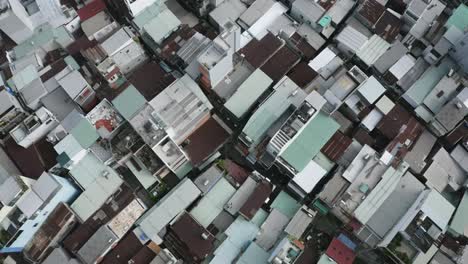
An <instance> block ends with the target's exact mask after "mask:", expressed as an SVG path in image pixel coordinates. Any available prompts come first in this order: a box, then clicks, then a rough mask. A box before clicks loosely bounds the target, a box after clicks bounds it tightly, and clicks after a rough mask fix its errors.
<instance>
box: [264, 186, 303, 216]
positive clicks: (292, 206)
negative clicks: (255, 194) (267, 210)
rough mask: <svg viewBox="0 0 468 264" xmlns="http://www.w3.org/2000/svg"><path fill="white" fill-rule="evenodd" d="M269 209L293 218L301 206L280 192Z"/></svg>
mask: <svg viewBox="0 0 468 264" xmlns="http://www.w3.org/2000/svg"><path fill="white" fill-rule="evenodd" d="M270 207H271V208H274V209H277V210H278V211H280V212H281V213H282V214H284V215H285V216H287V217H289V218H293V217H294V215H295V214H296V213H297V210H299V208H300V207H301V204H300V203H298V202H297V201H296V199H294V198H292V197H291V196H290V195H289V194H287V193H285V192H284V191H281V192H280V193H279V194H278V196H276V198H275V200H274V201H273V203H272V204H271V206H270Z"/></svg>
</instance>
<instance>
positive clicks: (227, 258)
mask: <svg viewBox="0 0 468 264" xmlns="http://www.w3.org/2000/svg"><path fill="white" fill-rule="evenodd" d="M258 230H259V228H258V227H257V226H256V225H255V224H253V223H252V222H249V221H247V220H245V219H244V218H243V217H242V216H239V217H237V218H236V220H235V221H234V223H232V224H231V225H230V226H229V228H228V229H227V230H226V231H225V232H224V233H225V234H226V235H227V238H226V239H225V240H224V241H223V243H222V244H221V245H220V246H219V247H218V248H217V249H216V250H215V252H214V258H213V259H212V260H211V262H210V264H225V263H232V262H233V261H234V259H235V258H236V257H237V256H238V255H239V253H241V250H242V249H244V248H245V245H247V244H249V243H250V242H252V241H253V240H254V238H255V236H256V235H257V233H258Z"/></svg>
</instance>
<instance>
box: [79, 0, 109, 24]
mask: <svg viewBox="0 0 468 264" xmlns="http://www.w3.org/2000/svg"><path fill="white" fill-rule="evenodd" d="M103 10H106V4H105V3H104V1H102V0H94V1H91V2H90V3H88V4H87V5H85V6H84V7H82V8H80V9H78V16H79V17H80V20H81V21H86V20H88V19H89V18H91V17H93V16H95V15H96V14H98V13H99V12H101V11H103Z"/></svg>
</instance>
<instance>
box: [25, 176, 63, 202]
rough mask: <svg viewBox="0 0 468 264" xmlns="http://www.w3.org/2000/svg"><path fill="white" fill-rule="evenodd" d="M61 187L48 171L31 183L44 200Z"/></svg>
mask: <svg viewBox="0 0 468 264" xmlns="http://www.w3.org/2000/svg"><path fill="white" fill-rule="evenodd" d="M59 187H60V184H59V183H58V182H57V181H56V180H55V179H54V178H53V177H52V176H51V175H50V174H49V173H47V172H43V173H42V175H41V177H39V179H37V181H36V182H35V183H34V184H33V185H31V189H32V190H33V191H34V192H35V193H36V194H37V195H38V196H39V197H40V198H41V199H42V200H43V201H46V200H47V199H49V197H50V196H52V194H53V193H54V192H55V191H56V190H57V188H59Z"/></svg>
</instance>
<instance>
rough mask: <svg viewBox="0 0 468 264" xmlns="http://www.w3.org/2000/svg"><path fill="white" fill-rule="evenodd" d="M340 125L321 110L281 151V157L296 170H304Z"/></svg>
mask: <svg viewBox="0 0 468 264" xmlns="http://www.w3.org/2000/svg"><path fill="white" fill-rule="evenodd" d="M339 127H340V126H339V124H338V123H337V122H336V121H334V120H333V119H332V118H331V117H329V116H327V115H326V114H324V113H322V112H319V113H318V114H317V115H316V116H315V117H314V118H312V119H311V120H310V121H309V122H308V123H307V124H306V125H305V126H304V128H303V129H302V130H301V131H300V133H298V135H297V136H296V137H295V138H293V140H292V142H291V144H289V145H287V147H285V149H284V150H283V151H282V152H281V153H280V156H281V158H283V159H284V160H285V161H286V162H288V164H289V165H291V166H292V167H293V168H294V169H295V170H296V171H301V170H303V169H304V168H305V167H306V165H307V164H308V163H309V161H310V160H311V159H312V158H313V157H314V156H315V155H317V153H319V151H320V149H321V148H322V147H323V146H324V145H325V144H326V143H327V142H328V140H330V138H331V137H332V136H333V134H334V133H335V132H336V131H337V130H338V128H339Z"/></svg>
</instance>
